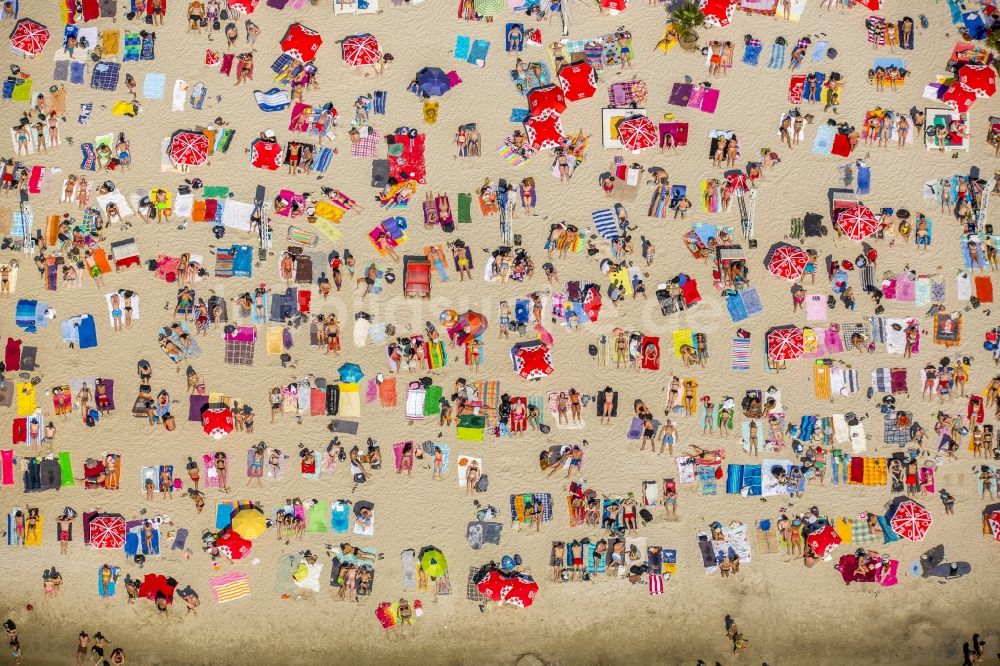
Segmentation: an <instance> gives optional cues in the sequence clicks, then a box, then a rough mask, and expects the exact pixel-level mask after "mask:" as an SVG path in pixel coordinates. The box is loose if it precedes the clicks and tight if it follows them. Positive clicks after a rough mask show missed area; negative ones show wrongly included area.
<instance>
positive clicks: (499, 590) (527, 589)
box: [476, 571, 538, 608]
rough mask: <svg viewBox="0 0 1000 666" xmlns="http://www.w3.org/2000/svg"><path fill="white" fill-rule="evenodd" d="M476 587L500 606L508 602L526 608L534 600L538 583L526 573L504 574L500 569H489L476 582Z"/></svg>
mask: <svg viewBox="0 0 1000 666" xmlns="http://www.w3.org/2000/svg"><path fill="white" fill-rule="evenodd" d="M476 589H478V590H479V593H480V594H482V595H483V596H485V597H486V598H487V599H489V600H490V601H495V602H497V603H498V604H500V605H501V606H502V605H503V604H510V605H511V606H520V607H521V608H527V607H528V606H530V605H531V604H532V603H534V601H535V595H536V594H538V583H536V582H535V581H534V580H532V578H531V576H528V575H526V574H518V573H514V574H505V573H503V572H500V571H490V572H489V573H487V574H486V575H485V576H484V577H483V578H482V580H480V581H479V582H478V583H476Z"/></svg>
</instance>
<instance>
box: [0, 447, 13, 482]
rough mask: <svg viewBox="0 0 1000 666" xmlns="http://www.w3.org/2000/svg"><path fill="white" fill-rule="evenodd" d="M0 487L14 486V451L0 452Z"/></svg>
mask: <svg viewBox="0 0 1000 666" xmlns="http://www.w3.org/2000/svg"><path fill="white" fill-rule="evenodd" d="M0 485H4V486H12V485H14V451H13V449H7V450H4V451H0Z"/></svg>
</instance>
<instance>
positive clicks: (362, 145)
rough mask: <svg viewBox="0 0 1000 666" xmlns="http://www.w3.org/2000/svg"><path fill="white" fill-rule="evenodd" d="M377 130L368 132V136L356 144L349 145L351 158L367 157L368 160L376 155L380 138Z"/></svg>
mask: <svg viewBox="0 0 1000 666" xmlns="http://www.w3.org/2000/svg"><path fill="white" fill-rule="evenodd" d="M381 136H382V135H381V134H379V132H378V130H377V129H374V128H371V129H369V130H368V136H365V137H362V138H361V140H360V141H358V142H357V143H352V144H351V155H352V156H353V157H367V158H369V159H371V158H373V157H375V156H376V155H377V154H378V143H379V139H380V138H381Z"/></svg>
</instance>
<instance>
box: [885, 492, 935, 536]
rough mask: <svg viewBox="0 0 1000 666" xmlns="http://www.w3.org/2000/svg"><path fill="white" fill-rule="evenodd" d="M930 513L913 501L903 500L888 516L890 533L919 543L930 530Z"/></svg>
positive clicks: (931, 520)
mask: <svg viewBox="0 0 1000 666" xmlns="http://www.w3.org/2000/svg"><path fill="white" fill-rule="evenodd" d="M932 522H934V521H933V519H932V518H931V512H930V511H928V510H927V509H925V508H924V507H923V506H921V505H920V504H917V503H916V502H914V501H913V500H909V499H908V500H903V501H902V502H899V504H897V505H896V510H895V511H892V512H891V513H890V516H889V526H890V527H892V531H893V532H895V533H896V534H898V535H899V536H901V537H903V538H904V539H909V540H910V541H921V540H923V538H924V537H925V536H926V535H927V530H929V529H930V527H931V523H932Z"/></svg>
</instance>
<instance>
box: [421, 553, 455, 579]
mask: <svg viewBox="0 0 1000 666" xmlns="http://www.w3.org/2000/svg"><path fill="white" fill-rule="evenodd" d="M420 568H421V569H423V570H424V573H425V574H427V575H428V576H433V577H434V578H440V577H442V576H444V575H445V574H446V573H448V560H446V559H445V558H444V553H442V552H441V551H440V550H438V549H437V548H435V547H434V546H427V547H425V548H422V549H421V550H420Z"/></svg>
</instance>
